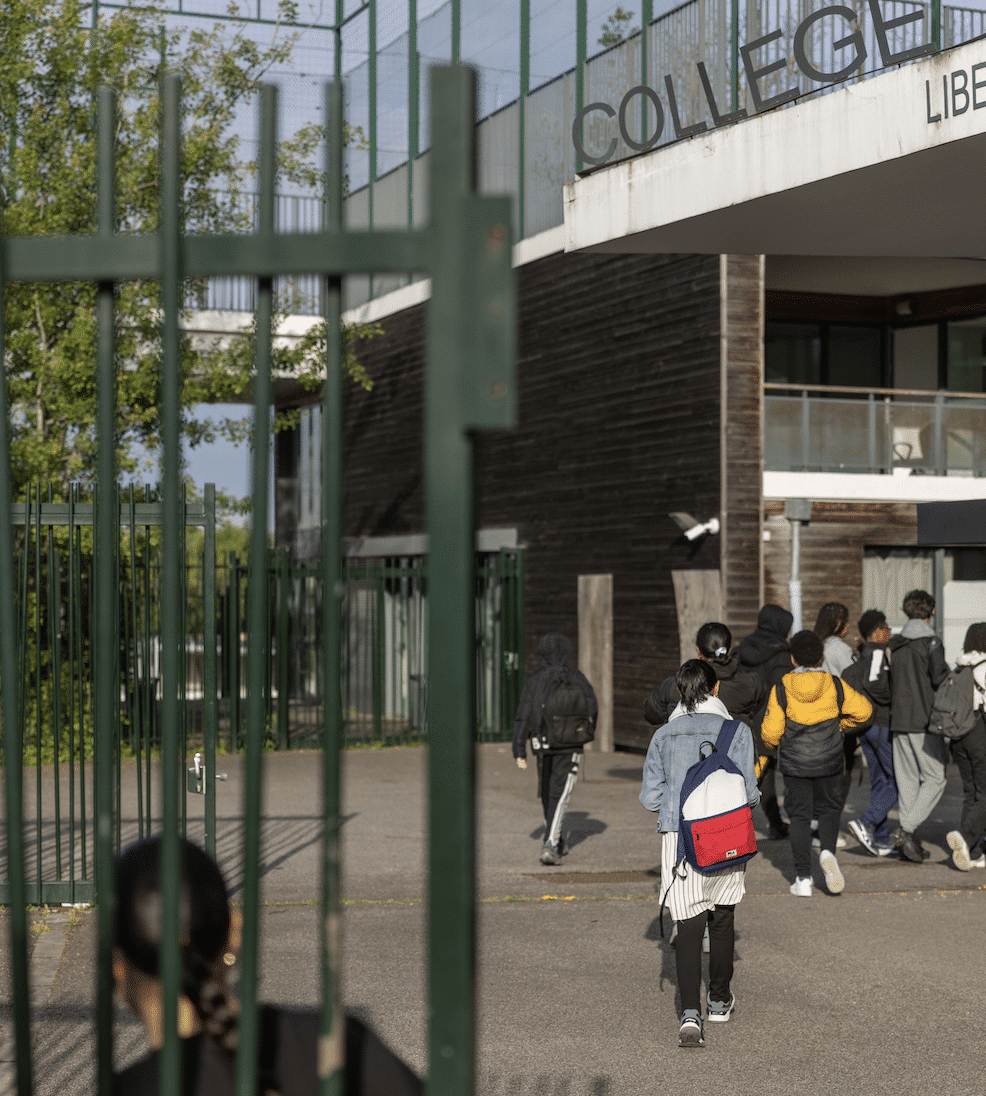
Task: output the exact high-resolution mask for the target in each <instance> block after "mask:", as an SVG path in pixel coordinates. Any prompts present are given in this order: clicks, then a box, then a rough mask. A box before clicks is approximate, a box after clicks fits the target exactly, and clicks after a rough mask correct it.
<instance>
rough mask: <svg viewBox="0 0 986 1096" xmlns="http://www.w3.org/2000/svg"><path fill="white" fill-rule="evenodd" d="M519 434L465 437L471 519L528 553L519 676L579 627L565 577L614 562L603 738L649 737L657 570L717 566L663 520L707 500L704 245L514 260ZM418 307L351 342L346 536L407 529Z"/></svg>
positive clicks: (713, 488) (657, 669) (658, 656)
mask: <svg viewBox="0 0 986 1096" xmlns="http://www.w3.org/2000/svg"><path fill="white" fill-rule="evenodd" d="M517 277H518V302H519V351H518V363H517V371H518V397H519V399H518V415H519V421H518V428H517V429H516V430H515V431H510V432H504V433H492V432H490V433H484V434H481V435H479V436H478V438H477V446H476V484H477V492H476V500H477V515H476V516H477V523H478V524H479V525H480V526H485V527H496V526H514V527H516V528H517V530H518V535H519V538H520V541H521V543H522V544H524V545H525V546H526V547H527V645H528V652H527V653H528V658H527V663H528V670H529V671H530V670H533V669H534V668H535V666H536V655H535V649H536V643H537V638H538V637H539V636H540V635H541V634H543V633H544V632H546V631H561V632H564V633H566V634H568V635H569V636H571V637H572V639H573V640H574V639H575V637H576V628H577V600H576V594H577V579H578V576H579V575H580V574H593V573H612V575H613V584H614V667H613V676H614V680H613V691H614V698H615V712H614V723H615V732H616V739H617V742H620V743H623V744H627V745H646V742H647V741H648V740H649V734H650V732H649V731H648V728H647V724H646V723H645V722H644V721H643V719H642V717H641V715H640V705H641V702H642V700H643V698H644V696H645V695H646V694H647V692H649V690H650V689H651V688H652V687H653V685H654V684H655V682H656V681H658V680H659V679H660V678H661V677H663V676H665V675H666V674H668V673H671V672H673V670H674V669H675V668H676V667H677V664H678V630H677V618H676V613H675V604H674V591H673V588H672V583H671V570H672V568H703V567H708V568H717V567H719V564H720V560H719V544H718V538H714V537H713V538H706V540H705V541H704V543H700V544H698V545H697V546H696V545H689V544H686V543H685V542H684V541H683V538H682V537H680V535H679V530H678V529H677V527H676V526H675V525H674V523H673V522H672V521H671V519H670V518H669V516H668V514H669V512H670V511H672V510H687V511H689V512H691V513H692V514H694V515H695V516H696V517H698V518H699V519H700V520H705V519H707V518H708V517H711V516H712V515H713V514H717V513H718V512H719V509H720V482H719V478H720V459H719V446H720V412H719V405H720V340H719V312H720V295H719V257H718V256H680V255H679V256H654V255H648V256H637V255H585V254H578V255H554V256H550V257H548V258H546V259H543V260H540V261H538V262H535V263H531V264H529V265H527V266H524V267H521V268H520V269H519V270H518V271H517ZM423 314H424V309H423V307H419V308H413V309H409V310H407V311H406V312H404V313H401V314H398V315H394V316H391V317H388V318H387V319H385V320H384V321H383V327H384V330H385V334H384V335H383V336H381V337H378V338H376V339H373V340H371V341H370V342H369V343H367V344H365V346H363V347H361V348H360V350H359V354H360V359H361V361H362V362H363V363H364V364H365V365H366V367H367V369H368V370H369V372H370V375H371V376H372V377H373V378H374V388H373V390H372V391H371V392H369V393H362V392H357V393H353V394H351V396H350V399H349V406H348V414H347V462H348V468H347V476H346V531H347V534H348V535H350V536H367V535H383V534H393V533H400V532H418V531H421V530H422V529H423V527H424V515H423V499H422V482H421V432H422V415H423V408H422V391H421V388H422V385H421V370H422V355H423Z"/></svg>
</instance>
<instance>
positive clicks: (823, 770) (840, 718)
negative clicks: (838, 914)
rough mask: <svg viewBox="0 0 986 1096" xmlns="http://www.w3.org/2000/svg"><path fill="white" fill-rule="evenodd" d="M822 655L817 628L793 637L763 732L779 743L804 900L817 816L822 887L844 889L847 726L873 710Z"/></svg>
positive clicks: (798, 891) (794, 889)
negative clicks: (841, 844)
mask: <svg viewBox="0 0 986 1096" xmlns="http://www.w3.org/2000/svg"><path fill="white" fill-rule="evenodd" d="M824 656H825V652H824V648H823V646H822V641H821V640H820V639H819V638H818V636H817V635H815V633H814V632H808V631H804V632H798V633H797V635H795V636H792V637H791V658H792V660H793V662H794V669H793V670H792V671H791V673H789V674H785V675H784V678H783V679H782V681H781V683H780V684H779V685H775V686H774V688H773V689H772V690H771V693H770V699H769V700H768V701H767V714H766V715H765V716H764V719H763V727H762V731H761V733H762V734H763V740H764V742H765V743H766V744H767V745H768V746H777V747H778V766H779V768H780V771H781V772H782V773H783V774H784V806H785V808H786V810H787V816H788V818H789V819H790V820H791V850H792V852H793V853H794V873H795V879H794V882H793V883H792V884H791V893H792V894H793V895H795V896H797V897H799V898H810V897H811V896H812V889H813V888H812V881H811V820H812V817H817V819H818V838H819V842H820V846H821V848H820V853H819V859H818V862H819V866H820V867H821V869H822V872H823V873H824V875H825V885H826V886H827V887H828V890H829V893H830V894H841V892H842V890H843V889H844V888H845V885H846V884H845V879H844V877H843V875H842V871H841V870H840V868H839V862H838V860H836V857H835V850H836V848H837V847H838V846H837V844H836V841H837V838H838V836H839V816H840V815H841V814H842V798H841V792H840V777H841V775H842V764H843V761H842V729H843V727H852V726H856V725H858V724H859V723H865V722H866V720H868V719H869V718H870V715H871V713H872V710H873V709H872V706H871V704H870V702H869V701H868V700H867V699H866V697H864V696H861V695H860V694H859V693H857V692H856V690H855V689H853V688H851V687H850V686H848V685H843V683H842V682H841V681H839V680H838V679H837V678H834V677H832V675H831V674H827V673H825V671H824V670H823V669H822V659H823V658H824Z"/></svg>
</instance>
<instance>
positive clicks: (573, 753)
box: [513, 632, 599, 865]
mask: <svg viewBox="0 0 986 1096" xmlns="http://www.w3.org/2000/svg"><path fill="white" fill-rule="evenodd" d="M538 654H539V655H540V656H541V667H540V669H538V670H535V671H534V673H533V674H530V675H529V676H528V678H527V681H526V682H525V683H524V691H523V693H521V696H520V704H518V706H517V718H516V720H515V722H514V741H513V754H514V757H515V758H516V760H517V765H518V767H519V768H521V769H526V768H527V741H528V739H530V742H531V749H532V750H533V751H534V756H535V757H536V758H537V766H538V793H539V795H540V797H541V808H542V810H543V811H544V847H543V848H542V850H541V863H542V864H548V865H553V864H560V863H561V858H562V856H564V854H565V852H566V847H565V838H564V836H563V834H562V829H561V827H562V821H563V820H564V818H565V812H566V811H567V810H568V804H569V800H570V799H571V798H572V791H573V790H574V788H575V783H576V781H577V780H578V776H579V765H580V764H581V761H582V747H581V746H558V745H554V744H553V743H552V740H551V736H550V734H549V733H548V728H547V726H546V724H545V704H546V703H547V704H549V705H550V703H551V700H550V699H549V698H550V697H551V696H552V695H553V693H554V691H555V689H556V686H559V685H563V686H564V687H565V688H566V690H569V691H574V694H575V697H576V699H577V701H578V706H580V707H581V708H582V710H583V712H584V714H585V717H586V719H587V720H588V721H589V723H591V725H592V727H593V728H594V727H595V723H596V715H597V713H598V711H599V706H598V704H597V703H596V694H595V692H594V691H593V688H592V686H591V685H590V684H589V682H588V680H587V679H586V677H585V676H584V675H583V674H582V673H580V672H579V671H578V670H575V669H571V668H570V667H569V662H570V661H571V659H572V642H571V640H570V639H569V638H568V637H567V636H563V635H561V634H560V633H558V632H548V633H547V635H543V636H542V637H541V640H540V642H539V643H538Z"/></svg>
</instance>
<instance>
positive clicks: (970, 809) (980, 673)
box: [931, 623, 986, 871]
mask: <svg viewBox="0 0 986 1096" xmlns="http://www.w3.org/2000/svg"><path fill="white" fill-rule="evenodd" d="M952 676H953V677H954V678H955V679H956V680H957V682H961V686H962V689H963V692H964V693H965V695H964V696H963V697H962V704H961V705H956V704H954V703H953V704H952V705H950V707H951V708H952V709H953V710H954V711H955V712H956V714H958V713H959V712H961V716H962V722H963V726H969V724H971V726H969V729H968V730H967V731H966V732H965V734H963V735H961V736H960V737H958V738H953V739H952V757H953V758H954V759H955V764H956V765H958V767H959V775H960V776H961V777H962V793H963V796H962V821H961V824H960V825H959V827H958V828H957V829H954V830H951V831H950V832H949V833H948V834H947V835H946V837H945V840H946V841H947V842H948V847H949V848H950V849H951V850H952V863H953V864H954V865H955V866H956V867H957V868H958V869H959V871H969V870H970V869H971V868H986V852H984V851H983V846H984V844H986V722H984V713H986V623H979V624H972V625H970V626H969V630H968V631H967V632H966V634H965V643H963V645H962V654H960V655H959V657H958V658H957V659H956V661H955V673H954V674H953V675H952ZM940 699H942V689H939V690H938V693H937V694H936V696H935V705H934V707H933V709H932V716H931V726H932V727H933V726H934V725H935V722H936V716H937V712H936V710H935V709H937V708H938V707H939V702H940ZM960 729H961V728H960Z"/></svg>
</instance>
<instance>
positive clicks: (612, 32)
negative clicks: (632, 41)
mask: <svg viewBox="0 0 986 1096" xmlns="http://www.w3.org/2000/svg"><path fill="white" fill-rule="evenodd" d="M632 20H633V12H632V11H626V10H625V9H624V8H619V7H618V8H617V9H616V11H614V12H613V14H612V15H610V16H609V17H608V18H607V19H606V20H605V22H604V23H603V26H602V31H603V32H602V34H600V35H599V38H598V42H599V44H600V45H601V46H602V47H603V49H609V48H610V46H618V45H619V44H620V43H621V42H622V41H623V40H624V38H627V37H629V36H630V35H631V34H633V33H634V32H635V31H636V30H637V28H636V27H631V26H630V23H631V22H632Z"/></svg>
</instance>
